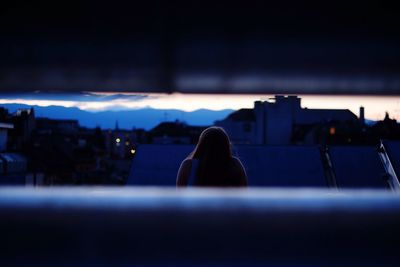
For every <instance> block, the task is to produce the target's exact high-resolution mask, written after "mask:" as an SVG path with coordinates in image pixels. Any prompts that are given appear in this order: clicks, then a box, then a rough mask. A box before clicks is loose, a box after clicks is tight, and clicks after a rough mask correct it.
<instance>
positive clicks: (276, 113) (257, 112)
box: [215, 96, 358, 145]
mask: <svg viewBox="0 0 400 267" xmlns="http://www.w3.org/2000/svg"><path fill="white" fill-rule="evenodd" d="M356 120H358V118H357V116H356V115H354V114H353V113H352V112H351V111H350V110H348V109H307V108H302V107H301V99H300V98H299V97H297V96H275V98H274V101H272V102H269V101H265V102H262V101H256V102H254V108H253V109H240V110H238V111H235V112H233V113H231V114H230V115H229V116H228V117H227V118H225V119H224V120H221V121H216V122H215V125H217V126H220V127H223V128H224V129H225V130H226V131H227V133H228V134H229V136H230V138H231V140H232V142H234V143H236V144H268V145H285V144H290V143H291V138H292V135H293V129H294V126H295V125H312V124H316V123H323V122H329V121H339V122H344V121H356Z"/></svg>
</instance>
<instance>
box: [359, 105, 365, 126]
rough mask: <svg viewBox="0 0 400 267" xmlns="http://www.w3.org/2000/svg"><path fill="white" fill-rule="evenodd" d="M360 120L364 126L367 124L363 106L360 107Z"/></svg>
mask: <svg viewBox="0 0 400 267" xmlns="http://www.w3.org/2000/svg"><path fill="white" fill-rule="evenodd" d="M359 120H360V122H361V123H362V124H365V117H364V107H363V106H361V107H360V116H359Z"/></svg>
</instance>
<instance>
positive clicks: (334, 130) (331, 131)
mask: <svg viewBox="0 0 400 267" xmlns="http://www.w3.org/2000/svg"><path fill="white" fill-rule="evenodd" d="M329 134H330V135H335V134H336V128H335V127H331V128H329Z"/></svg>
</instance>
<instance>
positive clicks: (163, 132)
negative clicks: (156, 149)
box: [149, 121, 207, 145]
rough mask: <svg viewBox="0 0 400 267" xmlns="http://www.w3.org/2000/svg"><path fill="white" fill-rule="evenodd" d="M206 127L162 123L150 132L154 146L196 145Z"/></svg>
mask: <svg viewBox="0 0 400 267" xmlns="http://www.w3.org/2000/svg"><path fill="white" fill-rule="evenodd" d="M206 128H207V127H204V126H190V125H187V124H186V123H184V122H181V121H174V122H162V123H160V124H159V125H157V126H156V127H154V128H153V129H151V130H150V132H149V135H150V137H151V140H152V141H151V143H153V144H164V145H167V144H186V145H187V144H194V143H196V142H197V140H198V138H199V136H200V134H201V132H202V131H203V130H204V129H206Z"/></svg>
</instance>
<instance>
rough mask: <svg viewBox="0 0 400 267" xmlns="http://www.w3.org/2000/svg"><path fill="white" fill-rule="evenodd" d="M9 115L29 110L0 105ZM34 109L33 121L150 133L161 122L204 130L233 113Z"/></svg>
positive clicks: (225, 111) (13, 105) (16, 106)
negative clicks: (73, 122) (65, 121)
mask: <svg viewBox="0 0 400 267" xmlns="http://www.w3.org/2000/svg"><path fill="white" fill-rule="evenodd" d="M0 106H2V107H5V108H7V109H8V110H9V112H10V113H12V112H14V111H16V110H17V109H20V108H30V107H31V106H28V105H23V104H0ZM32 107H33V108H34V109H35V115H36V117H46V118H51V119H75V120H78V121H79V124H80V125H81V126H84V127H89V128H93V127H96V126H100V127H101V128H102V129H108V128H114V127H115V122H116V121H118V125H119V127H120V128H122V129H132V128H133V127H135V128H144V129H147V130H149V129H151V128H153V127H154V126H156V125H158V124H159V123H160V122H163V121H175V120H179V121H184V122H186V123H187V124H190V125H202V126H207V125H211V124H213V123H214V121H215V120H220V119H223V118H225V117H226V116H227V115H229V114H230V113H231V112H232V111H233V110H231V109H225V110H220V111H213V110H207V109H199V110H196V111H192V112H185V111H182V110H176V109H168V110H162V109H152V108H143V109H135V110H123V111H101V112H89V111H85V110H81V109H79V108H75V107H73V108H67V107H62V106H48V107H40V106H32Z"/></svg>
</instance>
